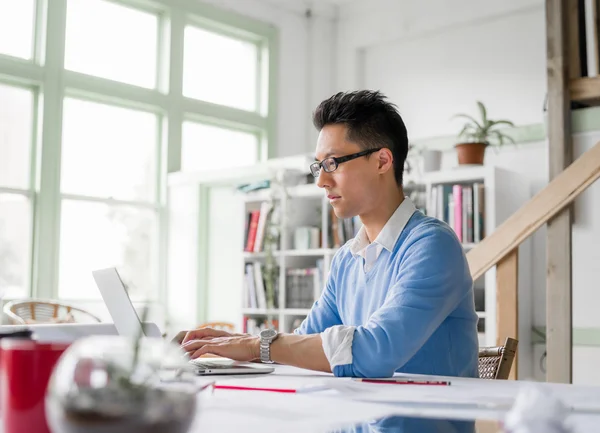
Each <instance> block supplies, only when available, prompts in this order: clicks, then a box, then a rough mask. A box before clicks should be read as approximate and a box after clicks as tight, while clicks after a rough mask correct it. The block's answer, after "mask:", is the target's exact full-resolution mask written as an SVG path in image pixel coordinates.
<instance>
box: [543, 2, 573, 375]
mask: <svg viewBox="0 0 600 433" xmlns="http://www.w3.org/2000/svg"><path fill="white" fill-rule="evenodd" d="M577 4H578V1H577V0H568V5H567V4H565V2H564V1H562V0H546V44H547V45H546V46H547V75H548V83H547V87H548V145H549V168H550V180H551V181H552V180H554V179H557V178H559V177H560V176H561V175H562V174H564V173H566V171H563V170H565V168H567V167H568V166H569V165H570V164H571V161H572V159H573V156H572V155H573V153H572V142H571V141H572V132H571V109H570V108H571V98H570V90H569V78H577V77H579V76H580V74H581V70H580V68H579V66H580V65H579V63H575V60H574V59H575V57H577V58H579V45H578V44H577V45H575V44H574V43H573V37H574V36H573V35H574V34H576V33H578V31H579V26H578V22H577V20H576V19H574V18H573V16H574V15H575V14H577V13H578V12H577V9H578V8H577ZM567 6H568V7H567ZM577 40H579V39H578V38H577ZM575 53H577V54H575ZM570 68H571V69H570ZM571 221H572V218H571V206H565V208H564V209H563V210H561V211H560V212H558V213H557V214H556V215H555V216H553V217H552V218H551V219H549V220H548V225H547V228H548V231H547V244H546V247H547V256H546V257H547V268H548V272H547V278H546V330H547V331H546V353H547V362H546V364H547V369H546V380H547V381H548V382H562V383H570V382H571V380H572V372H571V370H572V368H571V364H572V342H571V335H572V320H571V292H572V290H571V283H572V281H571Z"/></svg>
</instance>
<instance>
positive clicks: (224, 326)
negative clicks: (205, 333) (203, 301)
mask: <svg viewBox="0 0 600 433" xmlns="http://www.w3.org/2000/svg"><path fill="white" fill-rule="evenodd" d="M202 328H213V329H218V330H220V331H227V332H235V325H234V324H233V323H230V322H206V323H203V324H202V325H200V326H198V327H197V328H196V329H202Z"/></svg>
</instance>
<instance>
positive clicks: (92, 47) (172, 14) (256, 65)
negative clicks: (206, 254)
mask: <svg viewBox="0 0 600 433" xmlns="http://www.w3.org/2000/svg"><path fill="white" fill-rule="evenodd" d="M200 3H201V2H194V1H189V2H182V1H152V0H64V1H54V0H0V57H1V59H0V60H1V61H0V295H4V296H5V298H14V297H25V296H35V297H37V298H47V299H55V298H60V299H66V300H67V301H68V302H70V303H75V304H77V301H82V300H85V301H89V303H87V302H86V305H91V304H93V303H94V302H101V296H100V293H99V292H98V289H97V287H96V285H95V283H94V281H93V278H92V276H91V271H92V270H94V269H97V268H103V267H108V266H111V267H112V266H116V267H117V268H118V269H119V272H120V274H121V276H122V278H123V280H124V282H125V283H126V285H127V287H128V289H129V292H130V295H131V296H132V298H134V299H135V300H139V301H144V300H152V301H155V302H158V303H160V304H161V305H164V306H165V308H166V305H165V304H166V303H165V302H164V296H165V292H166V291H165V287H164V283H163V282H164V281H167V278H166V272H167V261H168V260H170V259H173V260H177V258H176V257H175V258H170V257H167V254H166V252H165V251H166V247H165V244H166V241H167V239H168V238H167V233H166V232H165V230H166V227H167V224H166V219H165V218H166V216H167V212H166V210H167V209H166V203H167V197H166V191H167V188H166V185H167V167H168V168H169V170H171V171H177V170H181V169H185V170H206V169H209V168H215V167H218V168H221V169H223V168H225V169H226V168H231V167H236V166H239V165H245V164H252V163H254V162H256V161H258V160H259V159H260V158H263V157H265V156H266V152H265V149H266V145H267V142H268V140H269V139H270V136H269V134H270V133H271V131H272V129H271V128H270V126H271V124H272V122H273V113H272V112H271V111H269V107H268V106H267V104H264V103H263V101H264V100H266V99H268V98H272V95H270V96H269V90H270V88H269V86H265V85H264V84H263V83H265V80H267V79H268V75H267V73H268V72H269V71H271V70H272V67H273V63H272V60H271V59H272V58H273V57H272V56H269V52H268V51H269V50H270V49H271V47H272V46H273V45H272V43H273V42H274V33H273V31H274V30H273V28H272V26H268V25H265V24H264V23H261V22H258V21H254V20H251V19H250V18H248V19H247V20H245V19H243V20H240V19H239V17H237V16H236V15H233V14H230V13H229V12H227V11H225V10H223V11H213V9H214V7H212V6H210V7H209V6H206V5H201V4H200ZM40 8H41V9H40ZM200 23H202V25H200ZM234 23H235V25H234ZM60 26H64V28H61V27H60ZM216 29H218V31H215V30H216ZM47 35H50V37H48V38H47V37H46V36H47ZM173 41H181V42H182V43H183V46H182V47H181V49H182V50H183V52H181V51H180V50H177V49H176V50H174V52H172V50H171V48H173V46H175V45H176V44H173V43H172V42H173ZM61 53H64V68H62V67H57V66H60V65H61V64H62V63H63V59H62V58H61ZM34 54H35V55H34ZM181 56H183V58H181ZM24 60H26V61H24ZM57 83H59V84H60V85H57ZM159 83H160V86H159V85H158V84H159ZM164 84H168V86H163V85H164ZM42 96H43V98H42ZM191 119H195V120H194V121H191ZM199 119H211V120H210V122H208V121H200V120H199ZM180 131H181V132H182V133H181V134H179V132H180ZM182 155H183V159H184V161H182V160H181V159H182ZM158 313H159V314H160V312H158Z"/></svg>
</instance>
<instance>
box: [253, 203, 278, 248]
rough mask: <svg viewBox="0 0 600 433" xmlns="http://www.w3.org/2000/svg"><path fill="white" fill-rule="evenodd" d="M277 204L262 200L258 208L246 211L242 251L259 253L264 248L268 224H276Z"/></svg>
mask: <svg viewBox="0 0 600 433" xmlns="http://www.w3.org/2000/svg"><path fill="white" fill-rule="evenodd" d="M279 208H280V206H279V204H273V203H271V202H269V201H264V202H262V203H261V205H260V209H258V210H252V211H249V212H247V213H246V228H245V234H244V251H246V252H250V253H259V252H261V251H263V250H264V247H265V244H264V243H265V237H266V235H267V229H268V227H269V225H270V224H276V223H277V221H278V218H279Z"/></svg>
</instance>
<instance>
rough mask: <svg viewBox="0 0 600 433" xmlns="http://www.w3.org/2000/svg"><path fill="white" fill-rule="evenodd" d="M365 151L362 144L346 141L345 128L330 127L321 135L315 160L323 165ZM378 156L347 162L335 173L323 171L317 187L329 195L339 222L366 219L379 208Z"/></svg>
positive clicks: (323, 130) (338, 126) (340, 125)
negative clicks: (358, 216)
mask: <svg viewBox="0 0 600 433" xmlns="http://www.w3.org/2000/svg"><path fill="white" fill-rule="evenodd" d="M362 150H364V149H362V148H361V147H360V146H359V145H358V144H356V143H352V142H350V141H348V140H347V139H346V126H345V125H342V124H336V125H327V126H325V127H323V129H321V132H320V133H319V138H318V140H317V150H316V154H315V157H316V159H317V160H318V161H322V160H323V159H325V158H327V157H330V156H336V157H340V156H346V155H351V154H353V153H357V152H360V151H362ZM376 155H377V154H376V153H375V154H371V155H370V157H369V158H367V157H365V156H362V157H359V158H356V159H353V160H350V161H346V162H343V163H341V164H339V165H338V167H337V169H336V170H335V171H333V172H332V173H327V172H326V171H325V170H323V169H322V168H321V172H320V174H319V177H318V179H317V185H318V186H319V187H320V188H323V189H324V190H325V191H326V193H327V198H328V199H329V202H330V203H331V206H332V207H333V209H334V211H335V214H336V215H337V216H338V217H339V218H349V217H353V216H356V215H364V214H365V213H367V212H369V211H371V209H372V208H373V207H374V206H375V204H376V202H377V195H378V194H377V191H378V188H377V185H378V177H379V174H378V164H379V163H378V158H377V156H376Z"/></svg>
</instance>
